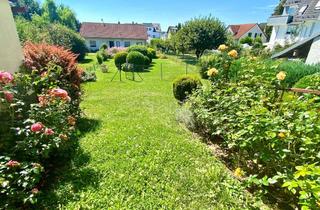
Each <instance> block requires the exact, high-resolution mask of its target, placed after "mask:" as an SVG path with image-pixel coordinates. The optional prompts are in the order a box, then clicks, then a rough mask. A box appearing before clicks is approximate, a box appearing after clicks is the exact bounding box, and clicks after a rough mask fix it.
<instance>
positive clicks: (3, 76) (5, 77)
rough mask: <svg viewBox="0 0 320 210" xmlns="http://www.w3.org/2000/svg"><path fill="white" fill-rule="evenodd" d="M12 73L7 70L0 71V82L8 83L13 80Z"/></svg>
mask: <svg viewBox="0 0 320 210" xmlns="http://www.w3.org/2000/svg"><path fill="white" fill-rule="evenodd" d="M13 79H14V78H13V75H12V74H10V73H9V72H5V71H0V83H3V84H8V83H10V82H12V81H13Z"/></svg>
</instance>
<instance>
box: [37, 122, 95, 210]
mask: <svg viewBox="0 0 320 210" xmlns="http://www.w3.org/2000/svg"><path fill="white" fill-rule="evenodd" d="M99 127H100V121H98V120H95V119H89V118H81V119H80V120H79V124H78V131H79V133H78V136H77V137H75V138H76V139H75V140H74V143H73V145H72V148H73V149H72V150H71V151H64V152H65V153H68V152H70V153H69V154H68V155H67V156H68V157H67V158H63V157H59V158H58V159H57V160H58V161H57V162H58V163H54V164H52V167H50V168H49V171H48V172H49V173H48V175H47V178H46V180H45V183H44V187H43V188H42V189H41V191H42V192H43V193H42V194H41V195H40V196H39V199H38V204H37V206H36V207H37V209H59V208H60V207H61V205H64V204H66V203H67V202H70V201H77V200H78V199H80V198H79V197H77V196H75V194H76V193H77V192H79V191H86V190H89V189H96V188H98V187H99V178H100V177H101V174H100V173H99V172H98V171H96V170H95V169H93V168H90V167H88V163H89V162H90V160H91V157H90V154H89V153H87V152H85V151H84V150H83V149H82V148H81V147H80V146H79V139H80V138H81V137H83V136H84V135H85V134H87V133H91V132H95V131H97V130H98V129H99ZM55 160H56V159H55Z"/></svg>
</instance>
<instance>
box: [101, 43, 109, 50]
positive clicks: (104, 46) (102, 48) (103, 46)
mask: <svg viewBox="0 0 320 210" xmlns="http://www.w3.org/2000/svg"><path fill="white" fill-rule="evenodd" d="M106 49H108V45H107V44H106V43H104V44H102V45H101V47H100V50H106Z"/></svg>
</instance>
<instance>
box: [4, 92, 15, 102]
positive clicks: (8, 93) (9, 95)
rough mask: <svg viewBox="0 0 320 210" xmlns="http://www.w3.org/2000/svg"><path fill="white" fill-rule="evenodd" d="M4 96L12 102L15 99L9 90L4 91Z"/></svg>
mask: <svg viewBox="0 0 320 210" xmlns="http://www.w3.org/2000/svg"><path fill="white" fill-rule="evenodd" d="M4 98H5V99H6V100H7V101H8V102H9V103H11V102H12V101H13V94H12V93H11V92H9V91H5V92H4Z"/></svg>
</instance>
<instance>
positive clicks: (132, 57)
mask: <svg viewBox="0 0 320 210" xmlns="http://www.w3.org/2000/svg"><path fill="white" fill-rule="evenodd" d="M145 62H146V60H145V56H144V55H143V54H141V53H140V52H137V51H132V52H130V53H129V54H128V56H127V63H128V64H133V66H134V69H135V70H139V71H141V70H143V69H144V67H145Z"/></svg>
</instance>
